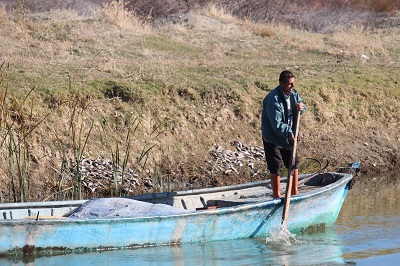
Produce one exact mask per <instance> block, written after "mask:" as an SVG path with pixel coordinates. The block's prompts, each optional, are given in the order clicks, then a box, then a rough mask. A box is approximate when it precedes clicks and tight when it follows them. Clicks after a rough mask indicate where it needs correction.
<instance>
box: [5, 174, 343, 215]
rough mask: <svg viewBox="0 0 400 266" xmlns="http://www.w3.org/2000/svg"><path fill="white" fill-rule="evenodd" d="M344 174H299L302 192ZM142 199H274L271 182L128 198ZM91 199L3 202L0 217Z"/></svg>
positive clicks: (184, 202)
mask: <svg viewBox="0 0 400 266" xmlns="http://www.w3.org/2000/svg"><path fill="white" fill-rule="evenodd" d="M342 177H343V174H340V173H317V174H308V175H301V176H300V177H299V192H300V195H301V194H302V193H306V192H308V191H310V190H313V189H316V188H318V187H322V186H326V185H329V184H331V183H333V182H335V181H337V180H338V179H340V178H342ZM285 190H286V182H285V179H282V181H281V194H282V195H284V193H285ZM126 199H133V200H137V201H142V202H148V203H155V204H166V205H169V206H172V207H175V208H180V209H184V210H189V211H205V210H209V209H215V208H223V207H230V206H235V205H239V204H246V203H254V202H258V201H262V200H263V201H265V200H271V199H272V189H271V186H270V181H269V180H267V181H260V182H253V183H248V184H241V185H233V186H226V187H215V188H205V189H197V190H189V191H178V192H164V193H155V194H143V195H137V196H131V197H127V198H126ZM85 202H87V200H79V201H54V202H35V203H18V204H16V203H3V204H0V213H1V216H0V219H23V218H31V219H44V218H60V217H66V216H68V215H69V214H70V213H72V212H73V211H74V210H75V209H77V208H79V207H80V206H82V204H84V203H85Z"/></svg>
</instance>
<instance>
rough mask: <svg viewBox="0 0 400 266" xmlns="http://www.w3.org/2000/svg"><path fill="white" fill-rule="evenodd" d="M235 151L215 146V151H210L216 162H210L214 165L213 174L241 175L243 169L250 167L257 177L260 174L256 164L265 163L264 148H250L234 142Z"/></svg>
mask: <svg viewBox="0 0 400 266" xmlns="http://www.w3.org/2000/svg"><path fill="white" fill-rule="evenodd" d="M232 146H234V148H235V150H234V151H231V150H228V149H224V148H223V147H221V146H219V145H216V144H214V147H215V149H214V150H212V151H210V154H211V155H212V156H213V158H214V160H213V161H209V163H210V164H212V172H213V173H215V172H222V173H224V174H230V173H233V172H234V173H236V174H238V173H239V169H240V168H241V167H248V168H249V169H250V170H251V171H252V175H253V176H255V175H257V174H259V173H260V171H264V170H265V169H263V170H259V169H256V168H257V167H255V163H256V162H261V161H264V148H262V147H259V146H248V145H245V144H243V143H242V142H233V143H232Z"/></svg>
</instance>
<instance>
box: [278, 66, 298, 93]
mask: <svg viewBox="0 0 400 266" xmlns="http://www.w3.org/2000/svg"><path fill="white" fill-rule="evenodd" d="M294 78H295V77H294V75H293V73H292V72H290V71H289V70H284V71H282V72H281V74H280V75H279V85H280V86H281V88H282V90H283V92H284V93H285V94H287V95H289V94H291V93H292V90H293V87H294Z"/></svg>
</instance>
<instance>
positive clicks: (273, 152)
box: [263, 140, 298, 175]
mask: <svg viewBox="0 0 400 266" xmlns="http://www.w3.org/2000/svg"><path fill="white" fill-rule="evenodd" d="M263 144H264V152H265V159H266V161H267V166H268V170H269V172H270V173H272V174H277V175H280V174H281V169H282V162H283V163H284V164H285V166H286V168H288V169H289V162H290V160H291V157H292V150H291V149H283V148H282V147H279V146H276V145H275V144H272V143H269V142H266V141H264V140H263ZM293 169H298V158H297V154H296V156H295V160H294V165H293Z"/></svg>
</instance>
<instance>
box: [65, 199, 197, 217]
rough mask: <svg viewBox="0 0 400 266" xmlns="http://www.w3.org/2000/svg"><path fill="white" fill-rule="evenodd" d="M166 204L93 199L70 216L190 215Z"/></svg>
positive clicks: (131, 200)
mask: <svg viewBox="0 0 400 266" xmlns="http://www.w3.org/2000/svg"><path fill="white" fill-rule="evenodd" d="M188 212H190V211H188V210H184V209H179V208H174V207H171V206H169V205H166V204H153V203H148V202H143V201H138V200H133V199H127V198H99V199H91V200H88V201H87V202H85V203H84V204H82V205H81V206H80V207H78V208H77V209H75V210H74V211H73V212H72V213H70V214H69V215H68V217H70V218H121V217H124V218H127V217H151V216H166V215H174V214H182V213H188Z"/></svg>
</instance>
